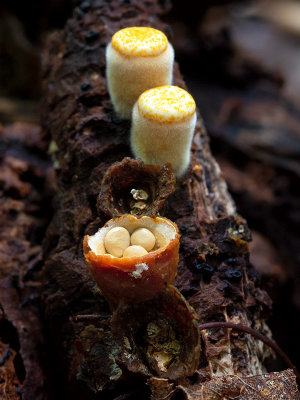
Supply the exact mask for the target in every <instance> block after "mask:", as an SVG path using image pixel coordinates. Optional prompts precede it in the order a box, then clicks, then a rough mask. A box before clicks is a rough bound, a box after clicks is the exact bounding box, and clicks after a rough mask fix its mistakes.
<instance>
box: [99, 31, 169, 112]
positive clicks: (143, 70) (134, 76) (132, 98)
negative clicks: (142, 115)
mask: <svg viewBox="0 0 300 400" xmlns="http://www.w3.org/2000/svg"><path fill="white" fill-rule="evenodd" d="M173 63H174V50H173V47H172V45H171V44H170V43H169V42H168V39H167V37H166V36H165V34H164V33H163V32H161V31H159V30H157V29H154V28H148V27H131V28H125V29H121V30H120V31H118V32H116V33H115V34H114V35H113V37H112V40H111V42H110V43H109V45H108V46H107V49H106V76H107V83H108V90H109V94H110V97H111V101H112V103H113V106H114V108H115V111H116V113H117V114H118V115H119V116H120V117H121V118H125V119H130V118H131V113H132V107H133V105H134V103H135V102H136V100H137V99H138V97H139V95H140V94H141V93H143V92H144V91H145V90H147V89H150V88H152V87H155V86H160V85H169V84H171V82H172V74H173Z"/></svg>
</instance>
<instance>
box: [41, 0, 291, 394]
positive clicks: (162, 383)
mask: <svg viewBox="0 0 300 400" xmlns="http://www.w3.org/2000/svg"><path fill="white" fill-rule="evenodd" d="M168 8H169V4H168V2H164V1H156V0H149V1H147V2H143V3H141V2H138V1H134V0H131V1H127V2H119V1H116V0H113V1H100V0H95V1H93V2H91V3H87V2H85V6H84V7H83V6H81V7H80V8H78V9H76V10H75V11H74V16H73V18H71V19H70V20H69V21H68V23H67V24H66V27H65V29H64V30H63V31H60V32H57V33H54V34H53V35H52V36H51V37H50V38H49V40H48V43H47V46H46V50H45V52H44V55H43V99H42V105H41V121H42V127H43V132H44V135H45V136H46V137H49V138H50V137H51V139H52V148H54V149H55V151H54V156H55V163H56V166H57V167H58V182H57V184H58V191H57V195H56V199H55V209H56V212H55V215H54V218H53V220H52V222H51V224H50V226H49V228H48V231H47V234H46V237H45V240H44V257H45V265H44V270H43V282H44V289H43V298H44V305H45V316H46V321H47V331H48V332H49V336H50V337H51V340H52V341H53V346H54V348H55V355H56V357H57V361H56V362H57V366H56V368H57V370H58V371H59V372H60V373H61V374H62V376H64V379H65V381H66V383H67V386H66V391H65V398H73V399H74V398H82V396H84V395H85V396H87V397H86V398H89V399H92V398H107V399H111V398H115V399H117V398H118V399H121V398H122V399H123V398H148V397H149V398H150V397H151V398H152V399H162V398H164V399H171V398H173V397H174V398H175V397H176V398H184V399H198V398H203V399H212V398H214V399H223V398H240V399H250V398H253V399H256V398H258V399H260V398H275V397H272V396H274V395H275V394H274V393H277V394H276V396H277V397H276V398H293V399H298V398H299V395H298V392H297V388H296V384H295V379H294V376H293V373H292V372H291V371H285V372H283V373H281V374H280V373H279V374H276V373H275V374H269V375H268V374H265V372H266V370H265V368H264V361H265V359H266V358H268V357H270V356H272V354H271V352H270V350H269V349H268V348H267V347H265V345H263V344H262V343H261V342H259V341H257V340H256V339H254V338H253V337H251V336H249V335H246V334H244V333H238V332H236V331H234V332H233V331H230V330H226V329H211V330H207V331H202V332H201V346H200V344H199V342H197V340H196V339H195V338H196V336H197V330H196V328H195V323H197V322H195V320H196V318H198V320H197V321H198V322H210V321H227V322H234V323H240V324H243V325H247V326H250V327H252V328H255V329H257V330H259V331H260V332H262V333H265V334H267V335H270V332H269V329H268V327H267V325H266V323H265V318H266V317H267V316H268V315H269V312H270V307H271V302H270V299H269V297H268V295H267V294H266V292H264V291H263V290H262V289H261V288H260V282H259V278H258V275H257V273H256V271H255V270H254V268H253V267H252V266H251V264H250V263H249V248H248V243H249V241H250V240H251V234H250V232H249V229H248V227H247V224H246V222H245V220H243V219H242V218H241V217H240V216H238V215H237V214H236V210H235V205H234V203H233V201H232V199H231V197H230V196H229V194H228V192H227V187H226V183H225V182H224V180H223V178H222V175H221V171H220V169H219V167H218V165H217V163H216V161H215V160H214V158H213V157H212V154H211V152H210V148H209V138H208V136H207V134H206V131H205V129H204V127H203V125H202V121H201V118H200V116H198V124H197V129H196V132H195V137H194V141H193V146H192V157H191V165H190V168H189V170H188V172H187V174H186V176H185V177H184V178H183V179H182V180H179V181H177V184H176V190H175V192H174V193H173V194H171V195H170V196H169V197H168V199H167V201H166V203H165V205H164V208H163V209H162V210H160V213H161V214H163V216H165V217H167V218H169V219H171V220H172V221H174V222H176V224H177V225H178V227H179V230H180V233H181V240H180V261H179V268H178V274H177V278H176V282H175V286H176V288H177V289H178V290H179V292H180V293H181V295H183V296H184V298H185V299H186V300H187V301H188V302H189V304H187V303H185V300H184V298H183V297H180V294H179V293H178V292H176V291H175V289H173V288H169V289H168V291H166V292H165V293H164V294H162V295H161V297H159V298H157V299H155V300H153V301H150V302H145V303H142V304H140V305H137V306H131V308H130V307H129V308H126V307H125V308H124V309H119V310H118V311H117V312H116V313H115V314H114V316H113V318H112V314H111V311H110V309H109V307H108V304H107V302H106V301H105V299H104V298H103V296H102V295H101V292H100V291H99V289H98V288H97V286H96V284H95V282H94V281H93V279H92V278H91V276H90V274H89V272H88V268H87V266H86V264H85V261H84V257H83V252H82V242H83V237H84V235H85V234H93V233H94V232H96V231H97V229H99V228H100V227H102V226H103V225H104V224H105V222H106V221H107V220H108V219H109V218H110V216H109V215H107V214H105V212H104V211H103V210H101V207H99V204H98V207H97V197H98V194H99V192H100V191H101V182H102V179H103V176H104V174H105V173H106V171H107V169H108V168H109V167H110V166H111V165H112V164H113V163H115V162H120V161H121V160H122V159H123V158H124V157H128V156H131V152H130V144H129V130H130V123H129V122H127V121H122V120H120V119H118V118H117V117H116V115H115V113H114V111H113V109H112V105H111V102H110V99H109V95H108V92H107V86H106V79H105V48H106V45H107V44H108V42H109V41H110V39H111V36H112V35H113V33H114V32H116V31H117V30H119V29H121V28H124V27H127V26H152V27H155V28H158V29H161V30H163V31H164V32H165V33H166V34H167V35H168V36H169V37H170V40H171V42H172V37H171V32H170V30H169V28H168V27H167V26H166V25H165V24H164V23H162V22H161V21H160V20H159V18H158V16H159V15H160V14H162V13H164V12H166V11H167V10H168ZM174 84H176V85H178V86H181V87H183V88H185V84H184V81H183V78H182V76H181V74H180V72H179V68H178V66H177V65H176V66H175V69H174ZM120 179H122V174H121V173H120ZM135 184H140V185H142V184H143V182H140V181H137V182H135ZM175 292H176V293H175ZM189 305H191V306H192V307H193V308H194V310H195V312H196V314H197V317H195V314H194V311H193V310H192V309H190V308H189ZM180 313H183V314H184V313H186V315H185V316H184V318H183V317H182V315H183V314H180ZM181 323H182V324H183V328H184V329H183V328H182V326H180V324H181ZM185 324H186V325H185ZM150 326H151V328H152V330H153V332H154V331H155V332H156V333H157V332H158V333H157V336H158V339H157V342H155V343H154V342H150V341H149V337H147V338H146V336H147V335H146V332H148V331H149V329H150ZM185 328H186V329H185ZM198 333H199V332H198ZM158 342H160V343H162V344H163V346H162V347H161V348H159V346H158ZM168 346H169V347H172V346H173V347H172V348H173V349H174V348H175V347H176V349H177V350H176V351H177V353H176V351H175V350H174V352H175V353H174V354H175V356H174V357H175V358H176V357H177V358H176V360H175V361H174V359H171V361H170V362H171V366H170V367H169V365H167V366H166V364H163V363H162V364H159V362H157V358H155V357H158V358H159V357H161V358H160V360H162V359H163V356H164V355H165V353H164V352H165V348H167V347H168ZM200 347H201V350H200ZM153 348H155V349H156V350H155V352H154V353H153V352H152V353H151V351H152V350H151V349H153ZM195 349H196V350H197V352H198V353H199V352H200V354H194V352H195V351H196V350H195ZM188 353H189V354H192V356H193V357H192V358H193V360H197V364H196V365H195V368H194V369H193V370H191V368H189V366H188V365H186V364H185V363H186V362H187V361H186V360H187V359H188V360H189V359H190V358H188V357H187V354H188ZM151 354H152V355H151ZM153 354H155V355H154V356H153ZM168 354H170V353H168ZM154 359H155V360H156V363H155V360H154ZM153 360H154V361H153ZM192 362H193V361H191V363H192ZM172 363H173V367H174V366H175V367H174V368H173V369H172ZM162 365H163V366H162ZM170 371H171V372H170ZM174 371H175V372H174ZM262 374H264V375H262ZM245 377H247V378H245ZM249 377H252V378H249ZM270 382H275V383H270ZM273 384H274V385H275V387H276V388H275V392H274V393H273V394H270V393H271V392H272V390H271V389H270V388H271V386H272V385H273ZM270 385H271V386H270ZM267 391H269V392H268V393H267ZM282 393H283V395H282V396H283V397H280V396H281V394H282ZM178 396H179V397H178Z"/></svg>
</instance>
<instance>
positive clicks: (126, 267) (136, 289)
mask: <svg viewBox="0 0 300 400" xmlns="http://www.w3.org/2000/svg"><path fill="white" fill-rule="evenodd" d="M83 249H84V255H85V259H86V261H87V263H88V265H89V268H90V271H91V274H92V276H93V277H94V279H95V281H96V282H97V284H98V286H99V288H100V289H101V291H102V293H103V295H104V297H105V298H106V299H107V301H108V302H109V304H110V306H111V307H112V308H113V309H114V308H116V307H117V306H118V305H119V304H120V303H121V304H128V303H129V304H130V303H135V302H141V301H146V300H149V299H151V298H153V297H155V296H156V295H157V294H158V293H159V292H161V291H162V290H163V289H164V287H165V285H166V284H167V283H168V284H173V283H174V280H175V276H176V272H177V265H178V257H179V256H178V250H179V234H178V228H177V226H176V224H175V223H173V222H172V221H170V220H168V219H166V218H162V217H156V218H150V217H148V216H142V217H140V218H137V217H135V216H133V215H127V214H126V215H123V216H121V217H120V218H116V219H111V220H109V221H108V222H107V223H106V224H105V226H104V227H103V228H100V229H99V230H98V232H96V233H95V234H94V235H92V236H85V238H84V243H83Z"/></svg>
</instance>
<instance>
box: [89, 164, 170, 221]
mask: <svg viewBox="0 0 300 400" xmlns="http://www.w3.org/2000/svg"><path fill="white" fill-rule="evenodd" d="M175 182H176V178H175V175H174V174H173V173H172V169H171V166H170V165H167V164H166V165H145V164H144V163H143V162H142V161H141V160H133V159H131V158H130V157H126V158H124V159H123V160H122V161H121V162H119V163H116V164H114V165H112V166H111V167H110V168H109V169H108V170H107V172H106V174H105V175H104V177H103V181H102V184H101V190H100V193H99V196H98V201H97V207H98V209H99V210H100V211H102V212H104V213H105V214H108V215H109V216H110V217H113V218H115V217H117V216H120V215H123V214H127V213H128V214H129V213H132V214H135V215H141V214H143V215H148V216H155V215H157V213H158V212H159V210H160V209H161V208H162V206H163V205H164V203H165V201H166V199H167V197H168V196H169V195H170V194H172V193H173V192H174V190H175ZM132 189H137V190H143V191H145V192H146V193H147V195H148V198H147V200H146V201H145V202H144V205H145V206H144V207H143V208H140V209H139V208H137V207H136V208H134V209H133V207H132V205H131V203H132V200H133V196H132V193H131V191H132Z"/></svg>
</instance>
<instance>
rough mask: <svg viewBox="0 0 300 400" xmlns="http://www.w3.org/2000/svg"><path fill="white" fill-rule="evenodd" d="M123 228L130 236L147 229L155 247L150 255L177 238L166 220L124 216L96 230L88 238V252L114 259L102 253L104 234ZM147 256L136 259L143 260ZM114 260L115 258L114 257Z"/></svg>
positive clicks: (173, 228)
mask: <svg viewBox="0 0 300 400" xmlns="http://www.w3.org/2000/svg"><path fill="white" fill-rule="evenodd" d="M120 226H121V227H123V228H125V229H127V230H128V232H129V234H130V235H131V234H132V233H133V232H134V231H135V230H136V229H137V228H147V229H148V230H149V231H151V232H152V233H153V235H154V236H155V245H154V248H153V250H151V251H150V253H152V252H154V251H156V250H160V251H162V250H163V249H164V248H165V247H166V246H167V245H168V244H169V243H170V240H172V239H175V238H176V236H177V230H176V227H175V225H174V224H173V223H172V222H171V221H169V220H167V219H163V218H160V217H156V218H150V217H147V216H143V217H140V218H136V217H135V216H133V215H125V216H122V217H120V218H117V219H113V220H110V221H108V222H107V224H106V225H105V226H104V227H103V228H100V229H99V230H98V232H96V233H95V234H94V235H93V236H89V237H88V242H87V243H88V246H89V248H90V250H91V251H92V252H93V253H95V254H96V255H104V256H107V257H114V256H112V255H111V254H107V253H105V252H104V250H103V249H105V247H104V239H105V236H106V234H107V233H108V232H109V231H110V230H111V229H112V228H114V227H120ZM144 257H147V255H145V256H142V257H138V258H144ZM114 258H115V257H114Z"/></svg>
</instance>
